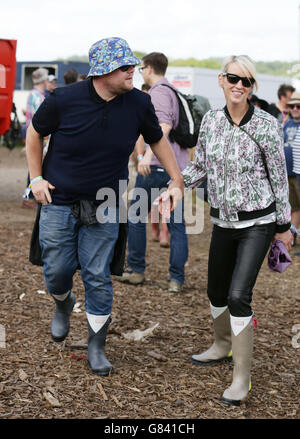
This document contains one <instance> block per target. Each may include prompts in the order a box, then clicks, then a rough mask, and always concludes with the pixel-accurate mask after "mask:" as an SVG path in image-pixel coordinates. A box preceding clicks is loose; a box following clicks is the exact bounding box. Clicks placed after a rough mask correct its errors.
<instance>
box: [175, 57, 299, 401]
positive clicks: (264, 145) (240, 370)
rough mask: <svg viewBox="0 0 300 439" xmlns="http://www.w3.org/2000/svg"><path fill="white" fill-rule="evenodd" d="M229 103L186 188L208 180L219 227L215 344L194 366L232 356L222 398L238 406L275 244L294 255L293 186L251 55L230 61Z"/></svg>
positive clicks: (212, 287) (215, 236) (214, 262)
mask: <svg viewBox="0 0 300 439" xmlns="http://www.w3.org/2000/svg"><path fill="white" fill-rule="evenodd" d="M218 82H219V86H220V87H221V88H222V89H223V92H224V96H225V100H226V106H225V108H223V109H222V110H211V111H209V112H207V113H206V114H205V116H204V118H203V121H202V124H201V128H200V133H199V139H198V144H197V147H196V151H195V158H194V161H193V162H191V163H189V165H188V166H187V167H186V169H185V170H184V171H183V172H182V174H183V176H184V181H185V185H186V187H190V188H192V187H196V186H199V185H200V184H201V182H202V181H203V180H204V179H205V177H206V176H207V182H208V201H209V203H210V206H211V220H212V223H213V224H214V226H213V232H212V239H211V245H210V253H209V264H208V288H207V293H208V298H209V301H210V307H211V314H212V317H213V326H214V335H215V340H214V343H213V345H212V346H211V347H210V348H209V349H208V350H207V351H205V352H203V353H201V354H199V355H193V356H192V359H191V361H192V362H193V363H195V364H197V365H210V364H213V363H215V362H218V361H222V360H227V359H230V358H231V355H233V361H234V370H233V381H232V384H231V386H230V387H229V388H227V389H226V390H225V392H224V394H223V397H222V401H223V402H224V403H226V404H230V405H239V404H240V402H241V401H242V400H243V399H244V398H245V397H246V396H247V394H248V392H249V390H250V388H251V378H250V368H251V359H252V345H253V341H252V340H253V336H252V328H253V323H252V317H253V312H252V309H251V299H252V290H253V287H254V285H255V282H256V279H257V276H258V273H259V270H260V268H261V265H262V263H263V260H264V258H265V256H266V253H267V251H268V249H269V246H270V244H271V242H272V240H273V239H280V240H281V241H283V242H284V244H285V246H286V248H287V249H288V250H290V249H291V244H292V241H293V236H292V233H291V232H290V230H289V229H290V206H289V202H288V182H287V175H286V166H285V159H284V152H283V136H282V130H281V128H280V126H279V123H278V121H277V120H276V119H275V118H274V117H273V116H271V115H269V114H268V113H266V112H264V111H262V110H261V109H259V108H256V107H254V106H253V105H252V104H251V103H250V101H249V100H248V97H249V93H250V92H252V90H253V88H254V87H256V89H257V80H256V71H255V66H254V64H253V62H252V60H251V59H250V58H249V57H248V56H246V55H241V56H231V57H229V58H227V59H226V60H225V62H224V66H223V71H222V73H220V74H219V76H218Z"/></svg>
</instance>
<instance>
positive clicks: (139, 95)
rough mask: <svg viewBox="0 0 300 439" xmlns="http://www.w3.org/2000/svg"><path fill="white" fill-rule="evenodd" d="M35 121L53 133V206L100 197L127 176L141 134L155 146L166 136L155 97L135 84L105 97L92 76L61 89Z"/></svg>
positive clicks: (47, 169)
mask: <svg viewBox="0 0 300 439" xmlns="http://www.w3.org/2000/svg"><path fill="white" fill-rule="evenodd" d="M32 124H33V127H34V129H35V130H36V131H37V132H38V133H39V134H40V135H41V136H42V137H46V136H48V135H50V134H51V138H50V143H49V149H48V152H47V154H46V157H45V159H44V161H43V171H42V172H43V177H44V178H45V179H46V180H48V181H49V182H50V183H51V184H53V185H54V186H55V190H54V191H53V193H52V199H53V204H72V203H74V202H75V201H78V200H94V201H96V194H97V191H98V190H99V189H101V188H111V189H113V190H114V191H115V193H116V198H117V199H118V189H119V180H128V159H129V156H130V154H131V153H132V151H133V149H134V146H135V143H136V141H137V139H138V137H139V135H140V134H142V135H143V137H144V139H145V142H146V143H149V144H152V143H155V142H158V141H159V140H160V139H161V138H162V135H163V133H162V130H161V127H160V125H159V123H158V119H157V117H156V114H155V110H154V107H153V105H152V103H151V98H150V96H149V95H147V94H146V93H143V92H141V91H139V90H137V89H135V88H133V89H132V90H131V91H129V92H126V93H123V94H121V95H118V96H117V97H115V98H114V99H113V100H111V101H109V102H106V101H104V100H103V99H102V98H101V97H100V96H99V95H98V94H97V92H96V91H95V89H94V86H93V81H92V79H91V78H89V79H88V80H86V81H80V82H77V83H75V84H71V85H69V86H67V87H62V88H57V89H55V91H54V92H53V93H52V94H51V95H50V96H49V97H47V98H46V99H45V100H44V101H43V103H42V104H41V105H40V107H39V108H38V110H37V111H36V113H35V115H34V117H33V119H32Z"/></svg>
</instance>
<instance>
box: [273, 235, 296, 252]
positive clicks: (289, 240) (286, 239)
mask: <svg viewBox="0 0 300 439" xmlns="http://www.w3.org/2000/svg"><path fill="white" fill-rule="evenodd" d="M277 240H279V241H282V242H283V244H284V245H285V247H286V249H287V251H290V250H291V249H292V244H293V241H294V237H293V234H292V232H291V231H290V230H287V231H286V232H284V233H276V235H275V236H274V241H277Z"/></svg>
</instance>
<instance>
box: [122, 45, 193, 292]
mask: <svg viewBox="0 0 300 439" xmlns="http://www.w3.org/2000/svg"><path fill="white" fill-rule="evenodd" d="M167 67H168V59H167V57H166V56H165V55H164V54H163V53H158V52H153V53H150V54H148V55H146V56H145V57H144V58H143V59H142V66H141V67H140V68H139V70H140V72H141V74H142V76H143V79H144V82H145V84H148V85H150V87H151V88H150V89H149V91H148V93H149V95H150V96H151V101H152V104H153V105H154V108H155V112H156V115H157V117H158V121H159V123H160V126H161V128H162V130H163V133H164V135H165V136H166V137H167V138H168V140H169V142H170V144H171V147H172V149H173V151H174V154H175V157H176V160H177V163H178V166H179V168H180V170H183V169H184V168H185V167H186V165H187V163H188V162H189V152H188V150H186V149H182V148H181V147H180V146H179V145H178V144H177V143H176V142H173V141H172V140H171V139H170V133H171V130H172V128H175V127H176V126H177V124H178V120H179V107H178V101H177V96H176V94H175V92H174V91H173V90H172V89H170V88H169V87H171V88H172V86H171V84H170V83H169V82H168V80H167V79H166V78H165V73H166V70H167ZM139 144H140V145H141V147H140V151H138V152H137V154H138V159H139V162H138V175H137V179H136V184H135V191H137V192H138V191H139V190H140V189H144V190H146V191H147V193H148V205H147V206H144V212H145V218H141V220H140V221H138V222H136V221H131V220H130V216H129V222H128V224H129V231H128V258H127V263H128V268H127V270H126V271H125V272H124V273H123V276H122V277H117V279H118V280H120V281H121V282H126V283H130V284H133V285H138V284H141V283H143V282H144V280H145V274H144V273H145V268H146V262H145V254H146V221H147V220H146V218H147V215H148V213H149V211H150V209H151V204H152V202H151V197H150V194H151V189H154V188H158V189H159V190H160V189H162V188H165V187H166V186H167V185H168V181H169V180H170V177H169V175H168V171H167V169H166V167H165V166H164V165H163V164H162V163H161V162H160V161H159V160H158V159H157V157H155V156H154V155H153V152H152V151H151V148H147V150H146V153H145V155H144V156H143V157H141V154H142V153H143V147H144V139H142V138H140V139H139V141H138V144H137V150H139ZM152 201H154V200H152ZM179 209H181V212H180V215H178V216H177V218H176V215H175V216H174V213H173V214H172V215H171V217H170V222H169V224H168V228H169V231H170V235H171V240H170V267H169V272H170V282H169V288H168V290H169V292H172V293H178V292H180V291H181V289H182V285H183V284H184V265H185V263H186V261H187V258H188V240H187V235H186V230H185V223H184V218H183V203H180V204H179V206H178V207H177V213H178V212H179ZM180 217H181V218H180Z"/></svg>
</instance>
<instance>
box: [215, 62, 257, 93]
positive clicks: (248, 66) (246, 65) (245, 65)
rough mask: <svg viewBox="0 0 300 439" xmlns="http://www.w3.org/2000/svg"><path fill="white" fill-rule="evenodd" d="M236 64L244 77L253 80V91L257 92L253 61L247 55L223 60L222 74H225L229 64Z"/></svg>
mask: <svg viewBox="0 0 300 439" xmlns="http://www.w3.org/2000/svg"><path fill="white" fill-rule="evenodd" d="M233 63H237V64H238V65H239V66H240V68H241V69H242V70H243V72H244V73H245V75H246V76H249V73H250V75H251V76H252V78H254V80H255V83H254V85H255V89H256V90H258V83H257V76H256V68H255V64H254V61H253V60H252V59H251V58H250V57H249V56H248V55H231V56H228V57H227V58H225V59H224V61H223V64H222V72H223V73H227V72H228V68H229V66H230V65H231V64H233Z"/></svg>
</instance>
